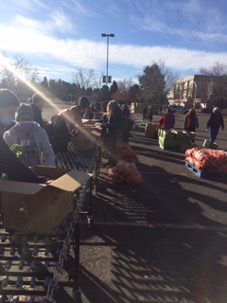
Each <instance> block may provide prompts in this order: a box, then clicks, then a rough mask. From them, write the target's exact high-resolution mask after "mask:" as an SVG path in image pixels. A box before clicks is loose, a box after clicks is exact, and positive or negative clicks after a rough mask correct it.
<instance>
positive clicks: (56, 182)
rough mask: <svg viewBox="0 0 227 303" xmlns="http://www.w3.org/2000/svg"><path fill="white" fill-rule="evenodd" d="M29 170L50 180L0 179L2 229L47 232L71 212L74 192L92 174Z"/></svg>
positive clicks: (38, 168)
mask: <svg viewBox="0 0 227 303" xmlns="http://www.w3.org/2000/svg"><path fill="white" fill-rule="evenodd" d="M32 169H33V170H34V171H35V172H37V174H39V175H41V176H45V177H47V178H48V179H50V180H52V181H50V182H49V183H48V184H35V183H28V182H17V181H10V180H5V179H0V192H1V204H2V213H3V228H5V229H12V230H15V231H19V232H22V233H29V234H30V233H35V234H50V233H51V232H52V231H53V229H54V228H55V227H57V226H58V225H59V224H60V223H61V222H62V220H63V219H64V218H65V217H66V216H67V215H68V214H69V213H71V212H72V211H73V194H74V191H76V190H77V189H79V188H80V187H81V185H82V184H85V183H86V182H87V181H88V180H89V179H90V178H91V177H92V174H89V173H85V172H81V171H78V170H76V169H73V170H67V169H62V168H54V167H44V166H36V167H34V168H32Z"/></svg>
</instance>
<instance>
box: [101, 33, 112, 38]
mask: <svg viewBox="0 0 227 303" xmlns="http://www.w3.org/2000/svg"><path fill="white" fill-rule="evenodd" d="M102 37H112V38H113V37H114V34H102Z"/></svg>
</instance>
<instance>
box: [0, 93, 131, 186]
mask: <svg viewBox="0 0 227 303" xmlns="http://www.w3.org/2000/svg"><path fill="white" fill-rule="evenodd" d="M44 106H45V98H44V97H43V96H42V95H41V94H37V93H35V94H34V95H33V96H32V97H31V99H30V101H29V102H26V103H20V102H19V100H18V98H17V97H16V96H15V94H13V93H12V92H11V91H10V90H8V89H0V131H1V135H0V172H1V173H5V174H7V175H8V176H9V177H10V178H11V179H13V180H21V181H30V180H31V182H40V180H44V181H45V178H42V177H40V176H37V175H36V174H35V173H34V172H33V171H32V170H31V169H30V167H32V166H36V165H44V166H52V167H53V166H55V157H56V155H57V154H58V153H60V152H66V151H68V150H69V143H70V142H71V140H72V138H73V137H74V136H77V135H78V133H79V132H80V130H81V128H82V127H83V123H82V119H92V118H94V117H95V108H94V105H93V104H92V103H90V102H89V100H88V98H87V97H85V96H81V97H80V98H79V100H78V102H77V103H76V104H74V105H72V106H70V107H68V108H66V109H64V110H61V111H59V112H58V113H57V114H55V115H53V116H52V117H51V118H50V120H49V121H45V120H44V119H43V116H42V111H43V107H44ZM97 122H99V123H100V125H101V128H102V131H101V137H102V142H103V146H104V149H105V150H106V153H107V155H108V159H109V161H108V163H107V165H108V166H109V167H113V166H115V165H116V162H117V141H118V140H120V141H124V142H128V140H129V132H130V130H131V128H132V125H133V123H134V122H133V121H132V120H131V118H130V110H129V108H128V106H127V105H124V106H123V107H121V106H120V105H119V104H118V102H117V101H115V100H111V101H108V102H104V103H103V108H102V117H101V118H100V119H99V120H97ZM6 159H11V161H10V162H9V161H6ZM7 163H8V164H7ZM14 171H15V172H14ZM19 172H20V173H19Z"/></svg>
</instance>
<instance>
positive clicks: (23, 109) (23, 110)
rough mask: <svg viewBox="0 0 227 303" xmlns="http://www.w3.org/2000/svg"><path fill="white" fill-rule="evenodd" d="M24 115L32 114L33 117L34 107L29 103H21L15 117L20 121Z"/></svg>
mask: <svg viewBox="0 0 227 303" xmlns="http://www.w3.org/2000/svg"><path fill="white" fill-rule="evenodd" d="M23 116H30V117H32V118H33V113H32V108H31V106H30V105H29V104H26V103H21V104H20V106H19V107H18V108H17V111H16V113H15V119H16V120H17V121H18V120H19V119H20V118H21V117H23Z"/></svg>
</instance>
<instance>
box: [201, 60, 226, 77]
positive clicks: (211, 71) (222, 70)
mask: <svg viewBox="0 0 227 303" xmlns="http://www.w3.org/2000/svg"><path fill="white" fill-rule="evenodd" d="M200 73H201V74H202V75H206V76H226V75H227V65H225V64H222V63H220V62H218V61H217V62H215V64H214V65H213V66H212V67H210V68H205V67H201V68H200Z"/></svg>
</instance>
